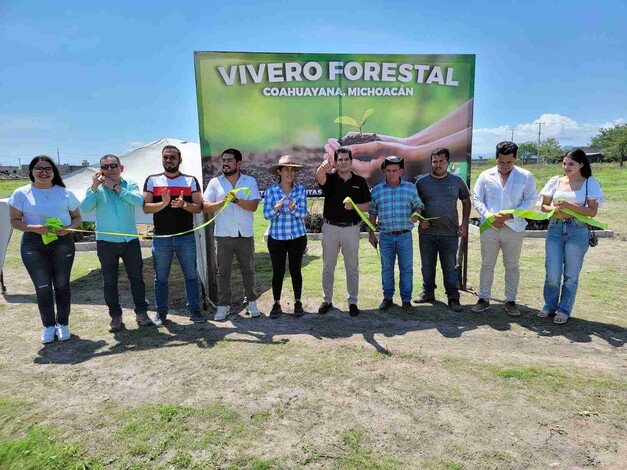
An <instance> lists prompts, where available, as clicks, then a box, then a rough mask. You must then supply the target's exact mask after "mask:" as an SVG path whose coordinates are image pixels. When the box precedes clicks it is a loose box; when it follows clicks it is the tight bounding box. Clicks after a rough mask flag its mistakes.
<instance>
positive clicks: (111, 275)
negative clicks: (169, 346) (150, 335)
mask: <svg viewBox="0 0 627 470" xmlns="http://www.w3.org/2000/svg"><path fill="white" fill-rule="evenodd" d="M122 171H124V166H123V165H121V164H120V159H119V158H118V157H116V156H115V155H105V156H104V157H102V158H101V159H100V171H99V172H96V173H95V174H94V176H93V177H92V183H91V186H90V187H89V188H88V189H87V192H86V194H85V199H84V200H83V202H82V203H81V210H82V211H83V212H91V211H94V210H95V211H96V230H97V231H102V232H115V233H124V234H126V235H124V236H118V235H106V234H102V233H98V234H97V235H96V247H97V252H98V259H99V260H100V265H101V266H102V277H103V278H104V298H105V302H106V304H107V306H108V307H109V315H110V316H111V323H110V325H109V331H110V332H112V333H114V332H116V331H120V330H122V329H123V328H124V327H125V326H124V323H123V322H122V308H121V307H120V299H119V295H118V268H119V265H120V258H122V261H124V267H125V268H126V275H127V276H128V280H129V282H130V284H131V293H132V295H133V302H134V303H135V319H136V321H137V323H138V324H139V325H140V326H148V325H152V321H151V320H150V318H149V317H148V315H147V313H146V311H147V302H146V286H145V284H144V276H143V273H142V270H143V266H144V264H143V261H142V253H141V246H140V244H139V239H138V238H137V236H136V234H137V228H136V226H135V208H136V207H141V206H142V204H143V202H144V199H143V197H142V193H141V192H140V191H139V187H138V186H137V183H135V182H134V181H128V180H125V179H123V178H122Z"/></svg>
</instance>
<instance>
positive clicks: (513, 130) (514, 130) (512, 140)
mask: <svg viewBox="0 0 627 470" xmlns="http://www.w3.org/2000/svg"><path fill="white" fill-rule="evenodd" d="M514 132H516V129H512V138H511V140H510V142H514Z"/></svg>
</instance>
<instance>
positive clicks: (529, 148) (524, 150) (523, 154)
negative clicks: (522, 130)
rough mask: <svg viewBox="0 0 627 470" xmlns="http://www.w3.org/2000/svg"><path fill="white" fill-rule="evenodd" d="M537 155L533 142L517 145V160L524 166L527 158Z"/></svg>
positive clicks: (536, 145) (536, 147) (535, 145)
mask: <svg viewBox="0 0 627 470" xmlns="http://www.w3.org/2000/svg"><path fill="white" fill-rule="evenodd" d="M536 155H538V144H536V143H535V142H531V141H529V142H523V143H522V144H518V159H519V160H520V161H521V162H522V164H523V165H524V164H526V163H527V161H528V160H529V158H531V157H533V156H536Z"/></svg>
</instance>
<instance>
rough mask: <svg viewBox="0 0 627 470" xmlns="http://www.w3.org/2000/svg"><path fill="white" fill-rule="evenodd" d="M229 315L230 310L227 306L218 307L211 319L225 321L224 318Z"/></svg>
mask: <svg viewBox="0 0 627 470" xmlns="http://www.w3.org/2000/svg"><path fill="white" fill-rule="evenodd" d="M229 313H231V309H230V307H229V306H227V305H218V311H217V312H216V314H215V315H214V317H213V319H214V320H216V321H223V320H226V317H228V316H229Z"/></svg>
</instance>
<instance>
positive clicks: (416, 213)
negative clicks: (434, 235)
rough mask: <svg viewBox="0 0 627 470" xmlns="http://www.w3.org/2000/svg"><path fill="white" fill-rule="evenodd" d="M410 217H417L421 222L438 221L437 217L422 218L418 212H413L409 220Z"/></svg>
mask: <svg viewBox="0 0 627 470" xmlns="http://www.w3.org/2000/svg"><path fill="white" fill-rule="evenodd" d="M412 217H418V218H419V219H422V220H435V219H439V217H423V216H421V215H420V214H419V213H418V212H414V213H413V214H412V215H411V217H410V219H411V218H412Z"/></svg>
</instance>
